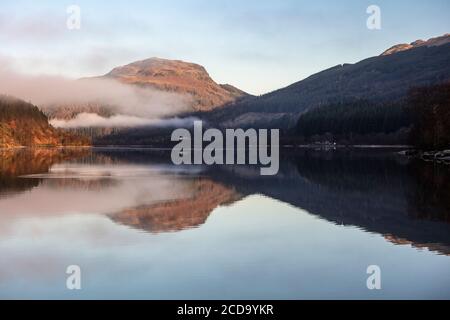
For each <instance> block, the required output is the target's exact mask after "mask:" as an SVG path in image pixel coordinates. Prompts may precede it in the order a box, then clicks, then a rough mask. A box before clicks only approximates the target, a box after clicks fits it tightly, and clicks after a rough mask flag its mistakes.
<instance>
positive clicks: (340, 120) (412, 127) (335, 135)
mask: <svg viewBox="0 0 450 320" xmlns="http://www.w3.org/2000/svg"><path fill="white" fill-rule="evenodd" d="M296 134H297V136H298V139H300V140H301V141H304V142H307V143H311V142H325V141H328V142H336V143H343V144H355V143H376V144H395V143H400V144H403V143H407V144H411V145H416V146H417V147H418V148H420V149H445V148H450V83H445V84H440V85H434V86H425V87H418V88H413V89H411V90H410V91H409V93H408V97H407V98H406V99H404V100H402V101H399V102H392V103H374V102H369V101H366V100H353V101H346V102H339V103H335V104H329V105H324V106H321V107H318V108H314V109H312V110H310V111H308V112H306V113H305V114H303V115H301V116H300V118H299V120H298V122H297V127H296Z"/></svg>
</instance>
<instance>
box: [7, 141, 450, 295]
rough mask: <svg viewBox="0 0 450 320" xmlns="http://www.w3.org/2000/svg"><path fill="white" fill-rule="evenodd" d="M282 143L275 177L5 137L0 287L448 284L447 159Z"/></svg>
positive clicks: (335, 290) (116, 291)
mask: <svg viewBox="0 0 450 320" xmlns="http://www.w3.org/2000/svg"><path fill="white" fill-rule="evenodd" d="M281 156H282V159H281V161H280V171H279V173H278V174H277V175H276V176H272V177H271V176H260V175H259V167H256V166H213V167H207V166H174V165H172V164H171V161H170V153H169V152H167V151H163V150H150V149H131V148H130V149H105V148H93V149H70V148H68V149H50V148H49V149H45V148H43V149H31V150H30V149H21V150H15V151H13V150H0V257H1V259H0V298H7V299H8V298H10V299H16V298H25V299H48V298H50V299H51V298H58V299H91V298H92V299H93V298H104V299H117V298H123V299H347V298H357V299H382V298H383V299H419V298H420V299H431V298H433V299H450V168H449V167H448V166H445V165H439V164H433V163H428V162H421V161H409V160H407V159H405V158H402V157H400V156H398V155H396V153H395V151H393V150H371V149H351V150H350V149H345V150H337V151H314V150H284V151H282V152H281ZM70 265H78V266H79V267H80V268H81V284H82V289H81V290H68V289H67V288H66V279H67V277H68V276H69V275H68V274H66V269H67V267H68V266H70ZM370 265H377V266H379V267H380V269H381V286H382V288H381V290H369V289H368V288H367V285H366V280H367V278H368V277H369V275H368V274H367V273H366V270H367V267H368V266H370Z"/></svg>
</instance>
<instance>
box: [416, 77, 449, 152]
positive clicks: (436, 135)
mask: <svg viewBox="0 0 450 320" xmlns="http://www.w3.org/2000/svg"><path fill="white" fill-rule="evenodd" d="M408 105H410V107H411V110H412V113H413V115H414V119H413V120H414V128H413V131H412V134H411V141H412V142H413V143H414V144H415V145H417V146H418V147H419V148H421V149H431V150H433V149H434V150H436V149H437V150H438V149H450V82H447V83H444V84H441V85H435V86H429V87H421V88H415V89H412V90H411V91H410V93H409V97H408Z"/></svg>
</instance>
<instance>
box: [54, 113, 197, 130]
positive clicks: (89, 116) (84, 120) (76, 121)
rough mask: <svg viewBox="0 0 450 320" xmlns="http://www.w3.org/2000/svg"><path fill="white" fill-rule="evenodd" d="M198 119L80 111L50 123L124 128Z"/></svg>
mask: <svg viewBox="0 0 450 320" xmlns="http://www.w3.org/2000/svg"><path fill="white" fill-rule="evenodd" d="M195 120H196V118H194V117H189V118H169V119H151V118H142V117H136V116H129V115H124V114H118V115H114V116H111V117H101V116H99V115H98V114H96V113H80V114H78V115H77V116H76V117H75V118H73V119H70V120H60V119H53V120H51V121H50V124H51V125H52V126H54V127H56V128H64V129H71V128H85V127H96V128H99V127H100V128H110V127H114V128H123V127H127V128H129V127H141V126H153V127H181V126H186V125H192V124H193V122H194V121H195Z"/></svg>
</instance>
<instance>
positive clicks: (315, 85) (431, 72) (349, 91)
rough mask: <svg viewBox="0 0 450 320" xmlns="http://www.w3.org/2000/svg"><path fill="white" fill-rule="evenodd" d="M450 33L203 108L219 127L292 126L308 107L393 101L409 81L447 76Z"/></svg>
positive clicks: (437, 80)
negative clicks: (226, 104)
mask: <svg viewBox="0 0 450 320" xmlns="http://www.w3.org/2000/svg"><path fill="white" fill-rule="evenodd" d="M449 41H450V35H449V34H446V35H444V36H442V37H438V38H434V39H430V40H428V41H423V42H421V41H416V42H414V43H413V45H411V46H410V47H409V46H408V47H407V48H405V47H402V46H397V47H396V49H393V48H391V49H389V50H387V51H386V52H384V53H383V54H382V55H381V56H376V57H372V58H368V59H365V60H362V61H360V62H358V63H355V64H342V65H338V66H335V67H332V68H330V69H327V70H325V71H322V72H319V73H316V74H314V75H312V76H310V77H308V78H306V79H304V80H301V81H299V82H296V83H294V84H292V85H290V86H288V87H285V88H282V89H279V90H276V91H274V92H271V93H268V94H265V95H263V96H260V97H254V98H249V99H244V100H243V101H240V102H237V103H235V104H234V105H232V106H229V107H227V108H222V109H218V110H214V111H212V112H210V113H208V114H205V118H206V119H208V120H209V121H212V122H214V123H218V124H220V125H222V126H223V127H273V128H291V127H293V126H295V125H296V121H297V119H298V118H299V117H300V115H301V114H303V113H305V112H306V111H308V110H312V109H314V108H317V107H320V106H326V105H328V104H332V103H336V102H341V101H345V100H369V101H371V102H394V101H399V100H401V99H404V98H405V97H406V95H407V93H408V91H409V90H410V89H411V88H412V87H420V86H428V85H433V84H438V83H443V82H446V81H448V80H450V63H449V61H450V43H449Z"/></svg>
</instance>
